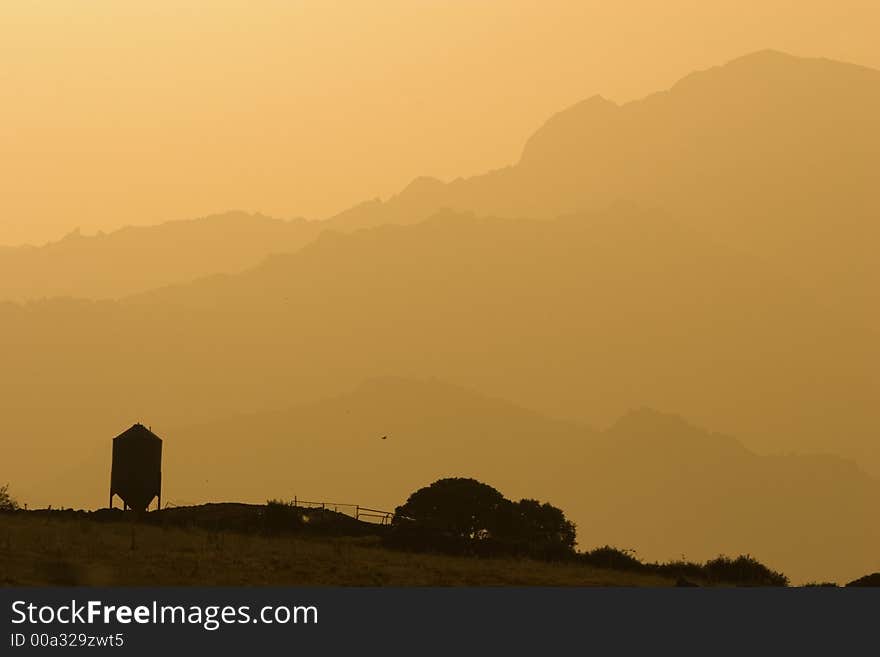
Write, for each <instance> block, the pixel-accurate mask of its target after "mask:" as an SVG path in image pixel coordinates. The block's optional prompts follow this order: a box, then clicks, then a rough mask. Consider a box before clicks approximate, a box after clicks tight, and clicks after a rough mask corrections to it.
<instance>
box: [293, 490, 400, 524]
mask: <svg viewBox="0 0 880 657" xmlns="http://www.w3.org/2000/svg"><path fill="white" fill-rule="evenodd" d="M292 504H293V506H296V507H300V508H303V509H321V510H322V511H333V512H335V513H343V514H345V515H347V516H350V517H352V518H354V519H355V520H360V521H362V522H371V523H374V524H377V525H390V524H391V521H392V520H393V519H394V512H393V511H382V510H381V509H371V508H370V507H368V506H361V505H360V504H346V503H342V502H311V501H308V500H301V499H299V498H297V497H295V496H294V498H293V501H292Z"/></svg>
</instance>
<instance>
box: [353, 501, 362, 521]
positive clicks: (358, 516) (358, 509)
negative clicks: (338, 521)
mask: <svg viewBox="0 0 880 657" xmlns="http://www.w3.org/2000/svg"><path fill="white" fill-rule="evenodd" d="M354 519H355V520H360V519H361V505H360V504H358V505H357V506H355V507H354Z"/></svg>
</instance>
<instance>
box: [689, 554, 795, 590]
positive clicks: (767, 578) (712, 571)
mask: <svg viewBox="0 0 880 657" xmlns="http://www.w3.org/2000/svg"><path fill="white" fill-rule="evenodd" d="M705 571H706V575H707V577H708V579H709V580H710V581H712V582H726V583H728V584H736V585H737V586H788V577H786V576H785V575H783V574H782V573H778V572H776V571H774V570H770V569H769V568H768V567H767V566H765V565H764V564H762V563H761V562H760V561H758V560H757V559H755V558H753V557H752V556H751V555H748V554H745V555H740V556H738V557H737V558H736V559H731V558H729V557H725V556H720V557H718V558H716V559H712V560H711V561H707V562H706V566H705Z"/></svg>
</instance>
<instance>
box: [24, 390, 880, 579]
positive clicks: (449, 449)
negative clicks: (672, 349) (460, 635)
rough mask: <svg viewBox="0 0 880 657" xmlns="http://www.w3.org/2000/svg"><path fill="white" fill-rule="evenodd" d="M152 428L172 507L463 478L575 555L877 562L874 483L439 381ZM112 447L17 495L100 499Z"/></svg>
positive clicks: (723, 443)
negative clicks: (553, 525) (520, 511)
mask: <svg viewBox="0 0 880 657" xmlns="http://www.w3.org/2000/svg"><path fill="white" fill-rule="evenodd" d="M154 429H155V430H156V431H158V432H159V434H160V435H161V436H162V437H163V438H165V440H166V449H165V465H164V480H165V484H164V490H165V495H166V498H165V499H166V501H168V502H170V503H172V504H182V505H192V504H198V503H200V502H201V501H204V500H224V499H227V500H228V499H237V500H242V501H246V502H251V503H261V502H264V501H265V499H266V498H267V497H274V498H280V499H291V500H292V499H293V498H294V497H298V498H299V499H300V500H302V499H304V498H305V499H309V500H317V501H324V500H332V501H334V502H338V503H351V504H355V503H360V504H363V505H366V506H371V507H373V508H379V509H394V508H395V507H396V506H398V505H399V504H401V503H402V502H403V501H404V500H405V499H406V497H407V496H408V495H409V494H410V493H412V492H413V491H414V490H416V489H417V488H419V487H421V486H423V485H425V484H427V483H428V482H431V481H434V480H437V479H439V478H441V477H447V476H472V477H476V478H479V479H481V480H484V481H488V482H491V483H492V484H493V485H495V486H497V487H498V488H499V490H501V491H502V492H504V493H505V494H507V495H509V497H511V498H512V499H519V498H521V497H537V498H539V499H542V500H549V501H550V502H552V503H553V504H555V505H557V506H559V507H561V508H562V509H564V511H565V512H566V514H567V517H569V518H570V519H571V520H573V521H574V522H575V523H576V525H577V529H578V546H579V549H581V550H589V549H592V548H595V547H597V546H601V545H604V544H606V543H610V544H612V545H617V546H620V547H624V548H634V549H636V550H637V551H638V552H637V553H638V556H639V557H640V558H642V559H647V560H657V561H665V560H671V559H678V558H681V556H682V554H684V555H685V556H686V557H687V558H690V559H698V560H705V559H709V558H712V557H714V556H717V555H718V554H721V553H725V554H730V553H750V554H753V555H755V557H756V558H758V559H759V560H761V561H762V562H764V563H767V564H768V565H769V566H771V567H773V568H777V569H780V570H782V571H784V572H785V573H786V574H788V575H789V576H790V577H792V580H793V581H794V582H796V583H802V582H805V581H808V580H834V581H841V582H842V581H848V580H850V579H852V578H854V577H856V576H858V575H860V574H863V573H865V572H870V571H874V570H877V568H878V567H880V563H878V562H877V554H880V528H878V526H877V523H876V521H875V516H876V508H878V506H880V482H878V481H877V480H876V479H874V478H872V477H870V476H868V475H866V474H865V473H864V472H863V471H862V470H860V469H859V468H858V467H857V466H856V465H855V464H853V463H852V462H849V461H845V460H843V459H840V458H837V457H834V456H830V455H816V454H812V455H810V454H800V455H797V454H788V455H785V454H771V455H762V454H759V453H755V452H754V451H751V450H749V449H748V448H746V447H745V446H744V445H743V444H742V442H740V441H739V440H737V439H735V438H733V437H731V436H727V435H724V434H719V433H714V432H711V431H706V430H703V429H701V428H699V427H697V426H694V425H693V424H692V423H690V422H688V421H686V420H684V419H682V418H681V417H679V416H677V415H675V414H671V413H661V412H658V411H654V410H650V409H645V408H643V409H636V410H633V411H631V412H628V413H626V414H624V415H623V416H621V417H620V418H619V419H618V420H617V421H615V422H614V423H613V424H612V425H611V426H609V427H608V428H607V429H604V430H600V429H595V428H591V427H589V426H585V425H582V424H579V423H576V422H570V421H562V420H556V419H553V418H550V417H547V416H544V415H542V414H539V413H535V412H534V411H530V410H527V409H524V408H522V407H519V406H517V405H515V404H511V403H510V402H507V401H505V400H502V399H496V398H490V397H485V396H483V395H479V394H476V393H474V392H472V391H469V390H467V389H464V388H461V387H457V386H450V385H447V384H443V383H442V382H439V381H419V380H407V379H399V378H382V379H374V380H371V381H368V382H366V383H364V384H363V385H361V386H358V387H357V388H356V389H354V390H352V391H350V392H348V393H346V394H343V395H339V396H336V397H333V398H328V399H324V400H321V401H317V402H314V403H308V404H301V405H297V406H292V407H290V408H287V409H279V410H275V411H271V412H263V413H248V414H237V415H228V416H226V417H224V418H222V419H218V420H216V421H212V422H208V423H203V424H197V425H188V426H179V427H172V426H169V427H161V428H159V427H154ZM383 436H385V437H386V439H384V440H383V439H382V437H383ZM107 448H108V445H107V444H105V443H103V442H101V443H99V444H97V445H96V447H95V449H94V451H93V452H92V453H91V454H89V456H88V460H82V461H81V462H79V463H78V464H77V466H76V467H75V468H72V469H71V470H69V471H68V472H59V471H55V472H52V473H47V481H45V482H37V481H33V482H31V485H30V486H29V488H32V489H33V490H34V491H40V490H41V489H44V488H47V487H49V486H50V485H51V486H54V487H56V488H57V489H59V490H68V491H71V493H70V494H69V495H68V496H67V497H62V496H60V495H53V496H51V497H47V496H45V495H43V496H42V497H31V496H30V494H28V495H25V494H24V492H22V496H23V498H24V499H28V498H29V499H32V500H33V502H34V503H37V502H38V501H39V503H41V504H45V503H47V502H54V504H55V506H57V505H58V504H62V503H63V504H65V505H71V504H80V503H82V504H87V503H88V500H101V501H103V500H104V499H105V495H106V485H107V481H108V480H107V476H108V475H107V472H108V471H107V467H108V460H107V459H108V458H109V452H108V451H107ZM251 473H258V474H259V476H257V477H253V476H246V474H251ZM74 491H76V494H77V495H78V496H79V497H77V496H75V495H74V493H73V492H74ZM172 511H173V510H172ZM228 524H229V523H227V524H226V525H224V526H228ZM840 555H844V556H843V557H841V556H840Z"/></svg>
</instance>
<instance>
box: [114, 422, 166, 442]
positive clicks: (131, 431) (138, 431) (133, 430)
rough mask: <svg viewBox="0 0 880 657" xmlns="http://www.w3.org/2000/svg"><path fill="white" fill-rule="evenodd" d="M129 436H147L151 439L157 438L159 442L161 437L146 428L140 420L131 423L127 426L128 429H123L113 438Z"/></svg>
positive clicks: (126, 437) (127, 437)
mask: <svg viewBox="0 0 880 657" xmlns="http://www.w3.org/2000/svg"><path fill="white" fill-rule="evenodd" d="M129 438H149V439H151V440H158V441H159V442H162V439H161V438H159V436H157V435H156V434H154V433H153V432H152V431H150V430H149V429H147V428H146V427H145V426H144V425H143V424H141V423H140V422H138V423H137V424H133V425H132V426H131V427H129V428H128V429H126V430H125V431H123V432H122V433H121V434H119V435H118V436H116V438H114V439H113V440H119V439H129Z"/></svg>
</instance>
